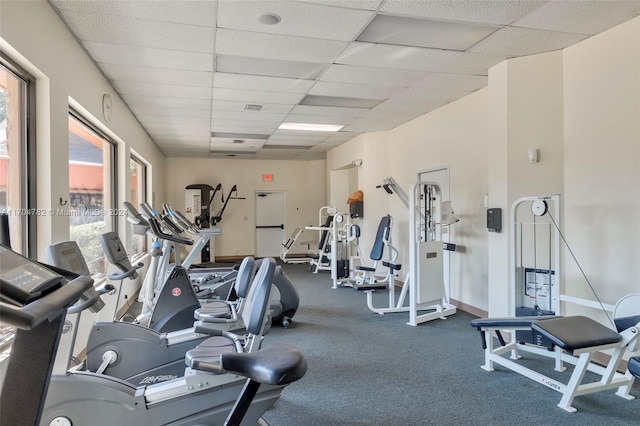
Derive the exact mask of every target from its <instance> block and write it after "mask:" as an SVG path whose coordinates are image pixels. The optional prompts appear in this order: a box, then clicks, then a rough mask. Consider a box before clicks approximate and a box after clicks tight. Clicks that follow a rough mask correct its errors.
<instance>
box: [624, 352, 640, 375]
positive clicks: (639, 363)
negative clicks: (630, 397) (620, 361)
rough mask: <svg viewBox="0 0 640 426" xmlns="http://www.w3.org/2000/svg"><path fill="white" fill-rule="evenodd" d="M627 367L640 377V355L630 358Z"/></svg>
mask: <svg viewBox="0 0 640 426" xmlns="http://www.w3.org/2000/svg"><path fill="white" fill-rule="evenodd" d="M627 367H628V368H629V372H630V373H631V374H633V375H634V376H635V377H637V378H639V379H640V356H634V357H631V358H629V362H628V364H627Z"/></svg>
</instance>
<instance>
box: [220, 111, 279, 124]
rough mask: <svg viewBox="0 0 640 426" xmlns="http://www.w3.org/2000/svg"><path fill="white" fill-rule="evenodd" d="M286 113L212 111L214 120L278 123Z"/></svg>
mask: <svg viewBox="0 0 640 426" xmlns="http://www.w3.org/2000/svg"><path fill="white" fill-rule="evenodd" d="M286 116H287V113H269V112H262V111H213V113H212V117H213V119H214V120H244V121H255V122H257V123H260V122H265V121H271V122H278V123H280V122H281V121H282V120H284V119H285V117H286Z"/></svg>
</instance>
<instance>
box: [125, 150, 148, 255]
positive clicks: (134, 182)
mask: <svg viewBox="0 0 640 426" xmlns="http://www.w3.org/2000/svg"><path fill="white" fill-rule="evenodd" d="M129 183H130V186H129V188H130V189H129V202H130V203H131V204H133V206H134V207H135V208H136V209H138V210H139V209H140V207H139V206H140V203H143V202H145V201H146V200H147V165H146V164H145V163H143V162H142V160H141V159H139V158H138V157H136V156H135V155H132V156H131V159H130V160H129ZM127 223H128V226H129V235H130V236H131V237H130V239H129V246H128V247H127V252H128V253H129V254H133V253H142V252H144V251H146V249H147V238H146V236H144V235H138V234H135V233H134V232H133V224H132V223H130V222H127Z"/></svg>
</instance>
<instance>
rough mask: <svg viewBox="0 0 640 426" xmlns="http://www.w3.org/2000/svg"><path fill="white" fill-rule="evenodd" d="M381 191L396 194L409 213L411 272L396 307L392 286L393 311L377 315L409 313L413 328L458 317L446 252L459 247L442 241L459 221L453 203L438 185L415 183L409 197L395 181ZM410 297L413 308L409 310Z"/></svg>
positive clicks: (385, 180)
mask: <svg viewBox="0 0 640 426" xmlns="http://www.w3.org/2000/svg"><path fill="white" fill-rule="evenodd" d="M377 187H378V188H383V189H384V190H385V191H386V192H387V193H388V194H394V193H395V194H396V195H397V196H398V198H400V201H402V203H403V204H404V205H405V206H406V207H407V208H408V209H409V271H408V272H407V275H406V276H405V281H404V283H403V286H402V291H401V293H400V297H399V298H398V301H397V302H396V303H395V304H394V299H395V294H394V293H393V292H394V291H395V285H392V284H389V292H390V294H389V307H388V308H383V309H378V310H376V311H374V312H377V313H380V314H385V313H394V312H409V322H408V323H407V324H408V325H412V326H417V325H419V324H422V323H423V322H427V321H431V320H434V319H437V318H440V319H446V317H447V316H449V315H453V314H455V313H456V307H455V306H453V305H451V304H450V303H449V288H448V286H446V285H445V283H444V262H443V258H444V250H449V251H454V250H455V245H454V244H451V243H447V242H443V240H442V236H443V234H444V233H445V232H443V231H444V229H443V228H446V227H447V226H449V225H451V224H453V223H456V222H458V220H459V219H458V218H456V217H455V215H454V212H453V209H452V208H451V202H449V201H443V200H442V196H441V191H440V187H439V186H438V184H437V183H435V182H426V181H421V182H415V183H413V184H412V185H411V187H410V190H409V195H408V196H407V194H406V193H405V192H404V190H403V189H402V188H401V187H400V185H399V184H398V182H397V181H396V180H395V179H394V178H393V177H388V178H386V179H384V181H383V183H382V184H381V185H378V186H377ZM407 294H409V304H408V306H405V299H406V296H407ZM423 311H430V312H426V313H424V312H423ZM421 312H423V313H421Z"/></svg>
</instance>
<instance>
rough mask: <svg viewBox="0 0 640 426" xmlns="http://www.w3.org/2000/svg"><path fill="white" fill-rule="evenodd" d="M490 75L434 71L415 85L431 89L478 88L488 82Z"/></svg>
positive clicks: (471, 89)
mask: <svg viewBox="0 0 640 426" xmlns="http://www.w3.org/2000/svg"><path fill="white" fill-rule="evenodd" d="M488 80H489V79H488V77H486V76H482V75H466V74H445V73H432V74H430V75H429V76H428V77H427V78H425V79H423V80H421V81H419V82H417V83H416V84H415V85H414V86H415V87H426V88H429V89H461V90H470V91H474V90H478V89H480V88H482V87H485V86H486V85H487V84H488Z"/></svg>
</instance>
